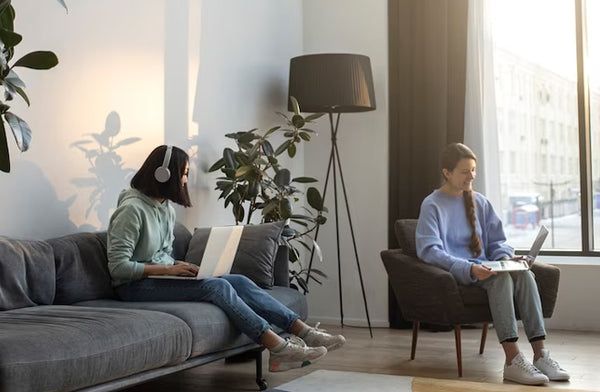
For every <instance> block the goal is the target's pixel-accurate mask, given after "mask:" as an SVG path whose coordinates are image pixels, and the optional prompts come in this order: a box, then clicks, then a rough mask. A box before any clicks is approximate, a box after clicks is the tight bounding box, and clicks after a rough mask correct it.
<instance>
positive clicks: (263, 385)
mask: <svg viewBox="0 0 600 392" xmlns="http://www.w3.org/2000/svg"><path fill="white" fill-rule="evenodd" d="M262 352H263V350H256V358H255V359H256V384H258V389H259V390H260V391H264V390H265V389H267V381H266V380H265V379H264V378H263V366H262Z"/></svg>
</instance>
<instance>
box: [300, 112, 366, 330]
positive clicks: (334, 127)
mask: <svg viewBox="0 0 600 392" xmlns="http://www.w3.org/2000/svg"><path fill="white" fill-rule="evenodd" d="M328 114H329V124H330V127H331V151H330V153H329V163H328V164H327V174H326V175H325V185H324V187H323V202H324V201H325V197H326V195H327V186H328V184H329V177H330V174H333V201H334V212H335V237H336V238H335V239H336V242H335V243H336V251H337V266H338V292H339V302H340V322H341V325H342V327H343V326H344V302H343V293H342V261H341V260H342V258H341V252H340V226H339V225H340V223H339V212H338V211H339V208H338V186H337V184H338V176H337V172H338V170H339V174H340V176H339V178H340V183H341V185H342V191H343V195H344V202H345V204H346V214H347V216H348V224H349V226H350V235H351V237H352V246H353V248H354V257H355V260H356V268H357V271H358V277H359V281H360V288H361V291H362V297H363V303H364V307H365V314H366V317H367V324H368V326H369V334H370V335H371V337H373V330H372V328H371V318H370V317H369V307H368V305H367V296H366V294H365V286H364V283H363V277H362V270H361V267H360V261H359V257H358V249H357V247H356V237H355V235H354V225H353V224H352V215H351V214H350V203H349V202H348V192H347V191H346V183H345V181H344V173H343V171H342V163H341V160H340V153H339V151H338V147H337V132H338V126H339V123H340V115H341V113H336V114H337V115H336V119H335V124H334V121H333V113H332V112H329V113H328ZM319 228H320V226H317V230H316V231H315V241H316V240H317V238H318V236H319ZM313 257H314V247H313V250H312V252H311V255H310V263H309V265H308V274H309V275H310V271H311V269H312V262H313Z"/></svg>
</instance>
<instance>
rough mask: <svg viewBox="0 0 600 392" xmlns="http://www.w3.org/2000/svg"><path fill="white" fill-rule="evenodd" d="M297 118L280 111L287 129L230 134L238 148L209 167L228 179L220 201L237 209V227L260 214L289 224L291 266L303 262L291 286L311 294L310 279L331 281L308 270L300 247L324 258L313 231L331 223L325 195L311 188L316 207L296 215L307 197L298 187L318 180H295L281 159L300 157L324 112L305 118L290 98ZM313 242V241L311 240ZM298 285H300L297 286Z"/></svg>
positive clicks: (220, 181)
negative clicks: (279, 137)
mask: <svg viewBox="0 0 600 392" xmlns="http://www.w3.org/2000/svg"><path fill="white" fill-rule="evenodd" d="M290 100H291V102H292V107H293V108H294V114H293V116H292V117H291V118H289V117H288V116H286V115H285V114H283V113H280V112H278V114H279V115H281V116H282V117H283V118H284V119H285V120H286V126H285V127H281V126H275V127H273V128H270V129H269V130H267V131H265V132H264V133H263V134H261V131H260V130H258V129H257V128H254V129H251V130H249V131H241V132H235V133H228V134H226V135H225V136H226V137H228V138H230V139H233V140H234V141H235V143H236V146H237V149H236V150H234V149H231V148H225V149H224V150H223V156H222V157H221V158H220V159H219V160H218V161H217V162H215V163H214V164H213V165H212V166H211V167H210V169H209V171H210V172H214V171H217V170H221V172H222V173H223V174H224V176H222V177H219V178H218V179H217V184H216V188H215V189H216V190H218V191H220V192H221V193H220V195H219V199H224V200H225V208H228V207H231V211H232V213H233V216H234V219H235V223H236V224H238V223H240V222H243V221H244V219H245V220H246V223H247V224H248V223H250V222H251V219H252V217H253V216H254V214H255V213H257V212H260V213H261V219H260V221H261V222H263V223H268V222H277V221H286V222H287V223H288V225H286V227H285V229H284V233H283V235H282V239H283V241H284V243H285V245H287V247H288V249H289V258H290V262H291V263H297V264H296V268H291V269H290V284H291V285H292V286H295V287H296V288H298V286H299V287H300V288H302V290H303V291H304V292H305V293H306V292H308V285H307V282H308V281H309V279H312V280H314V281H315V282H317V283H319V284H321V281H320V280H319V279H318V278H317V277H315V275H318V276H320V277H324V278H326V275H325V274H324V273H323V272H322V271H320V270H318V269H314V268H311V269H310V272H309V271H308V269H307V268H304V267H303V266H302V263H301V262H300V257H299V251H298V247H299V246H302V247H304V248H305V249H307V250H308V251H310V252H313V251H314V252H316V253H317V256H318V257H319V259H321V260H322V255H321V251H320V249H319V246H318V244H317V243H316V242H315V241H314V240H313V239H312V238H311V236H310V233H311V232H313V231H314V230H315V229H316V228H317V227H318V226H319V225H322V224H324V223H325V222H326V221H327V219H326V217H325V216H324V213H326V212H327V209H326V208H325V207H324V206H323V198H322V197H321V194H320V192H319V191H318V190H317V189H316V188H314V187H309V188H308V189H307V190H306V200H307V202H308V205H309V206H310V207H311V208H312V210H311V209H310V208H306V207H304V210H305V213H302V214H298V213H295V212H294V211H293V206H294V203H295V202H297V201H299V200H300V195H301V194H302V193H303V192H302V191H301V190H300V189H299V188H298V187H297V186H295V184H308V183H314V182H317V180H316V179H314V178H312V177H304V176H301V177H293V176H292V173H291V172H290V170H289V169H286V168H284V167H283V166H282V165H281V163H280V162H279V160H278V158H277V157H279V156H280V155H281V154H283V153H284V152H287V155H288V156H289V157H290V158H294V157H295V156H296V150H297V145H299V144H300V143H302V142H308V141H310V139H311V137H312V135H314V134H315V133H316V132H315V131H313V130H312V129H310V128H307V127H306V126H307V125H308V124H310V123H311V122H313V121H314V120H316V119H317V118H319V117H321V116H322V115H323V113H317V114H311V115H308V116H306V117H304V116H303V115H302V114H301V113H300V106H299V104H298V102H297V101H296V99H295V98H294V97H290ZM276 133H280V134H283V137H284V141H283V142H282V143H281V144H280V145H279V146H278V147H277V148H273V145H272V144H271V142H270V141H269V138H270V137H272V136H273V135H275V134H276ZM309 241H310V242H309ZM294 281H295V282H296V283H294Z"/></svg>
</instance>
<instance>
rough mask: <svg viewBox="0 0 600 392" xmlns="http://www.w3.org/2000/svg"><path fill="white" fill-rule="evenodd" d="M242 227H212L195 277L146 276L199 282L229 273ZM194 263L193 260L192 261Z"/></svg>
mask: <svg viewBox="0 0 600 392" xmlns="http://www.w3.org/2000/svg"><path fill="white" fill-rule="evenodd" d="M243 230H244V226H227V227H213V228H211V229H210V234H209V235H208V240H207V242H206V248H205V249H204V254H203V255H202V261H201V262H200V266H199V269H198V274H197V275H196V276H172V275H148V277H149V278H154V279H180V280H201V279H205V278H210V277H217V276H223V275H226V274H228V273H229V272H230V271H231V266H232V265H233V261H234V259H235V255H236V252H237V248H238V245H239V243H240V238H241V236H242V231H243ZM192 261H194V262H195V260H192Z"/></svg>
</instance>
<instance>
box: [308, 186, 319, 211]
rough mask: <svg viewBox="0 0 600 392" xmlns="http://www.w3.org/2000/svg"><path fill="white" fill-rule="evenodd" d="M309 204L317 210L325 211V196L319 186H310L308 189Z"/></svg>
mask: <svg viewBox="0 0 600 392" xmlns="http://www.w3.org/2000/svg"><path fill="white" fill-rule="evenodd" d="M306 200H307V201H308V204H309V205H310V206H311V207H312V208H314V209H315V210H317V211H323V198H322V197H321V193H320V192H319V191H318V190H317V188H314V187H310V188H308V190H307V191H306Z"/></svg>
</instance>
